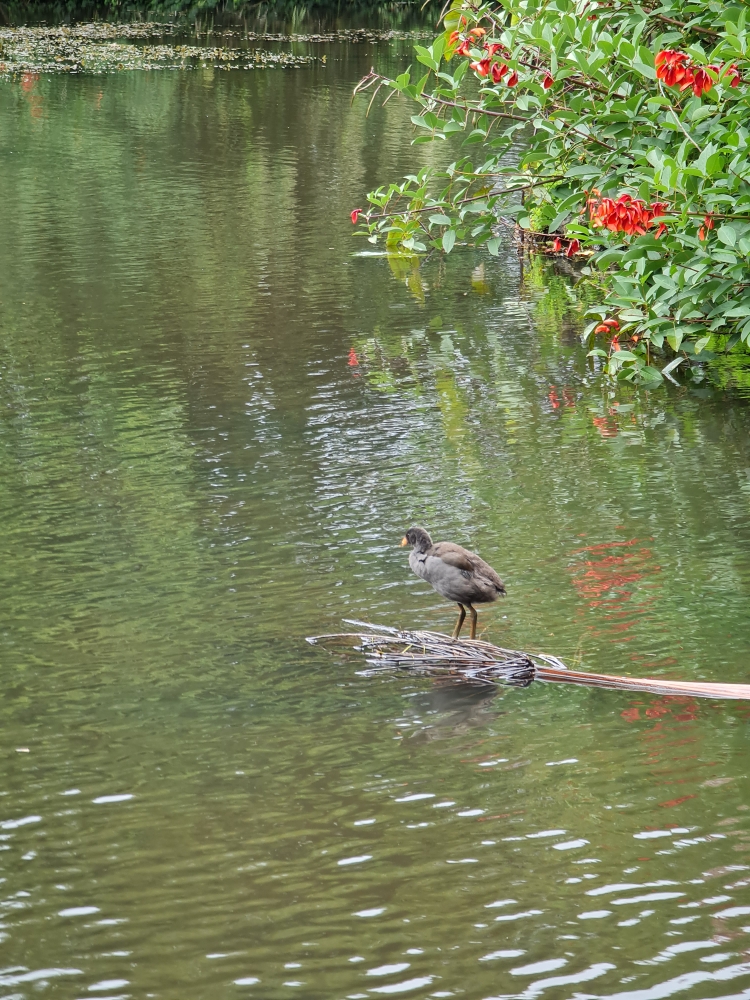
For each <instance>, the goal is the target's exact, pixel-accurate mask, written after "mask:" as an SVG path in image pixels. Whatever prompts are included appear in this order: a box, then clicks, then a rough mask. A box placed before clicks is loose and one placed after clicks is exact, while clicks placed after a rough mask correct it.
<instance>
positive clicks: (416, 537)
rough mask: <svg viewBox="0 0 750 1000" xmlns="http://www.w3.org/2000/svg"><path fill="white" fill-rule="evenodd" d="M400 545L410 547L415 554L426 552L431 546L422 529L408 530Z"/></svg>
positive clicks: (430, 540) (429, 539) (427, 536)
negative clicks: (414, 550)
mask: <svg viewBox="0 0 750 1000" xmlns="http://www.w3.org/2000/svg"><path fill="white" fill-rule="evenodd" d="M401 544H402V545H411V546H412V548H415V549H416V550H417V552H426V551H427V550H428V549H429V548H430V546H431V545H432V539H431V538H430V536H429V535H428V534H427V532H426V531H425V530H424V528H419V527H416V528H409V530H408V531H407V532H406V534H405V535H404V537H403V538H402V539H401Z"/></svg>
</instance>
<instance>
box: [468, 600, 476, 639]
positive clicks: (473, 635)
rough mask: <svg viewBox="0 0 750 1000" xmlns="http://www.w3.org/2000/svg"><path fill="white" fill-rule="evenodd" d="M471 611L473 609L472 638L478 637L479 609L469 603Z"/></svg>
mask: <svg viewBox="0 0 750 1000" xmlns="http://www.w3.org/2000/svg"><path fill="white" fill-rule="evenodd" d="M469 611H471V638H472V639H476V637H477V609H476V608H475V607H472V605H471V604H470V605H469Z"/></svg>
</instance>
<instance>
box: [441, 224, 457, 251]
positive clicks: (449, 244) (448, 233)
mask: <svg viewBox="0 0 750 1000" xmlns="http://www.w3.org/2000/svg"><path fill="white" fill-rule="evenodd" d="M455 242H456V230H455V229H446V230H445V232H444V233H443V250H445V252H446V253H450V252H451V250H452V249H453V245H454V243H455Z"/></svg>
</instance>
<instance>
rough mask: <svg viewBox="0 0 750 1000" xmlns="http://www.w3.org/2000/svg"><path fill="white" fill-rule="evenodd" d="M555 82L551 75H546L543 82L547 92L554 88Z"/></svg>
mask: <svg viewBox="0 0 750 1000" xmlns="http://www.w3.org/2000/svg"><path fill="white" fill-rule="evenodd" d="M554 85H555V80H554V77H553V76H552V74H551V73H545V74H544V79H543V80H542V86H543V87H544V89H545V90H549V88H550V87H554Z"/></svg>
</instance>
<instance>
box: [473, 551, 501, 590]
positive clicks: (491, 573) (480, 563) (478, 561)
mask: <svg viewBox="0 0 750 1000" xmlns="http://www.w3.org/2000/svg"><path fill="white" fill-rule="evenodd" d="M474 571H475V572H476V573H478V574H480V575H481V576H483V577H484V578H485V579H486V580H489V582H490V583H491V584H492V585H493V586H494V587H496V588H497V590H498V591H499V592H500V593H501V594H504V593H505V584H504V583H503V581H502V580H501V579H500V577H499V576H498V574H497V573H496V572H495V570H494V569H493V568H492V567H491V566H490V564H489V563H486V562H485V561H484V559H482V558H480V557H479V556H476V555H475V556H474Z"/></svg>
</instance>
